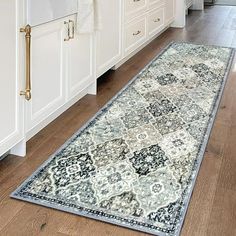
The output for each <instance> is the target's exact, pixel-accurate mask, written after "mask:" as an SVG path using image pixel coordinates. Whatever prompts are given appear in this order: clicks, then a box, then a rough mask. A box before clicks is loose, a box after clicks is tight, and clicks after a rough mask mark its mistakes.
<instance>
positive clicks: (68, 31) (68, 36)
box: [64, 21, 70, 41]
mask: <svg viewBox="0 0 236 236" xmlns="http://www.w3.org/2000/svg"><path fill="white" fill-rule="evenodd" d="M64 25H67V38H64V41H69V40H70V24H69V22H67V21H64Z"/></svg>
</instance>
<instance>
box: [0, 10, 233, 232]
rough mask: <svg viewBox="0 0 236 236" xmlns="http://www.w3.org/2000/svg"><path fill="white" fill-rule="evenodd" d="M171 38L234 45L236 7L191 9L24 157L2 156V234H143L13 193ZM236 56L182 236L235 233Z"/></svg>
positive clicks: (105, 78)
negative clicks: (181, 26) (13, 196)
mask: <svg viewBox="0 0 236 236" xmlns="http://www.w3.org/2000/svg"><path fill="white" fill-rule="evenodd" d="M171 41H189V42H196V43H203V44H215V45H222V46H229V47H236V7H222V6H215V7H207V8H206V10H205V11H204V12H200V11H192V12H190V14H189V16H188V20H187V26H186V28H185V29H173V28H171V29H169V30H167V31H166V32H165V33H164V34H162V35H161V36H160V37H158V38H157V39H155V40H154V41H153V42H152V43H150V44H149V45H148V46H147V47H145V48H144V49H143V50H142V51H140V52H139V53H138V54H137V55H136V56H134V57H133V58H131V59H130V60H129V61H128V62H127V63H125V64H124V65H123V66H121V67H120V68H119V69H118V70H116V71H109V72H107V73H106V74H104V75H103V76H102V77H101V78H100V79H99V82H98V84H99V86H98V95H97V96H86V97H84V98H83V99H82V100H80V101H79V102H78V103H76V104H75V105H74V106H73V107H71V108H70V109H69V110H68V111H66V112H65V113H64V114H62V115H61V116H60V117H59V118H58V119H56V120H55V121H54V122H53V123H51V124H50V125H48V126H47V127H46V128H45V129H43V130H42V131H41V132H40V133H39V134H37V135H36V136H35V137H33V138H32V139H31V140H30V141H29V142H28V155H27V157H26V158H20V157H15V156H8V157H7V158H5V159H4V160H2V161H0V235H1V236H5V235H7V236H8V235H9V236H15V235H16V236H18V235H19V236H21V235H22V236H34V235H50V236H53V235H58V236H60V235H61V236H63V235H64V236H67V235H78V236H93V235H94V236H134V235H135V236H142V235H146V234H143V233H140V232H137V231H132V230H128V229H124V228H121V227H117V226H114V225H110V224H106V223H102V222H99V221H94V220H91V219H88V218H84V217H79V216H75V215H72V214H68V213H64V212H60V211H56V210H52V209H49V208H45V207H41V206H37V205H33V204H29V203H26V202H22V201H17V200H13V199H10V198H9V194H10V193H11V192H12V191H13V190H14V189H15V188H16V187H17V186H18V185H19V184H20V183H21V182H22V181H24V180H25V179H26V178H27V177H28V176H29V175H31V174H32V173H33V172H34V171H35V170H36V169H37V168H38V167H39V166H40V165H41V164H42V163H43V162H44V161H45V160H46V159H48V157H49V156H50V155H51V154H52V153H53V152H54V151H56V150H57V149H58V148H59V147H60V146H61V145H62V144H63V143H64V142H65V141H66V140H67V139H68V138H69V137H70V136H71V135H72V134H73V133H74V132H76V131H77V130H78V129H79V128H80V127H81V126H82V125H83V124H84V123H85V122H86V121H87V120H88V119H89V118H90V117H91V116H92V115H94V114H95V113H96V112H97V111H98V109H99V108H101V107H102V106H103V105H104V104H105V103H106V102H107V101H108V100H110V99H111V98H112V97H113V96H114V95H115V94H116V93H117V92H118V91H119V90H120V89H121V88H122V87H124V86H125V84H126V83H127V82H128V81H129V80H130V79H132V77H133V76H135V75H136V74H137V73H138V72H139V71H140V70H141V69H142V68H143V67H144V66H145V65H146V64H147V63H148V62H149V61H150V60H151V59H152V58H153V57H154V56H155V55H156V54H158V53H159V52H160V50H161V49H163V48H164V47H165V46H166V45H167V44H168V43H169V42H171ZM235 91H236V60H235V61H234V64H233V67H232V71H231V73H230V77H229V80H228V82H227V85H226V89H225V93H224V96H223V98H222V101H221V105H220V108H219V111H218V115H217V119H216V121H215V125H214V128H213V131H212V134H211V138H210V141H209V144H208V147H207V150H206V154H205V158H204V160H203V163H202V166H201V169H200V173H199V176H198V178H197V183H196V186H195V189H194V192H193V196H192V199H191V203H190V206H189V209H188V212H187V216H186V219H185V223H184V227H183V230H182V236H232V235H236V92H235Z"/></svg>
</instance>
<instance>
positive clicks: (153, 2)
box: [148, 0, 165, 10]
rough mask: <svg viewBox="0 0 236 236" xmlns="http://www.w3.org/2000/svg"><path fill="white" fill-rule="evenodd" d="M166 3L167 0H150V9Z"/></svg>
mask: <svg viewBox="0 0 236 236" xmlns="http://www.w3.org/2000/svg"><path fill="white" fill-rule="evenodd" d="M164 4H165V0H149V3H148V9H150V10H151V9H153V8H158V7H161V6H163V5H164Z"/></svg>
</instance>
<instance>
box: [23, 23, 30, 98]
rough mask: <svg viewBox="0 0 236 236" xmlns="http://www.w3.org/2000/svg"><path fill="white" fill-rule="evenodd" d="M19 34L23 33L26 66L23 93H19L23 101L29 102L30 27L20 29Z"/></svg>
mask: <svg viewBox="0 0 236 236" xmlns="http://www.w3.org/2000/svg"><path fill="white" fill-rule="evenodd" d="M20 32H21V33H25V44H26V48H25V51H26V55H25V59H26V65H25V75H26V81H25V91H21V92H20V95H21V96H25V99H26V100H27V101H29V100H30V99H31V82H30V73H31V72H30V67H31V65H30V54H31V53H30V51H31V26H30V25H26V27H25V28H21V29H20Z"/></svg>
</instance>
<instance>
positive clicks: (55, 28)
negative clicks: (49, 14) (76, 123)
mask: <svg viewBox="0 0 236 236" xmlns="http://www.w3.org/2000/svg"><path fill="white" fill-rule="evenodd" d="M64 31H65V30H64V22H63V21H56V22H52V23H48V24H44V25H41V26H37V27H34V28H32V33H31V36H32V40H31V83H32V99H31V100H30V101H29V102H28V103H27V104H26V118H27V122H26V124H27V126H26V128H27V131H28V130H30V129H32V128H33V127H34V126H36V125H38V124H39V123H40V122H42V121H43V120H44V119H46V118H47V116H49V115H50V114H51V113H53V112H54V111H56V110H57V109H58V108H59V107H60V106H61V105H63V103H64V102H65V92H64V87H65V84H64V78H65V75H64V73H65V71H64V66H63V65H64V63H65V57H64V38H65V32H64Z"/></svg>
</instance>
